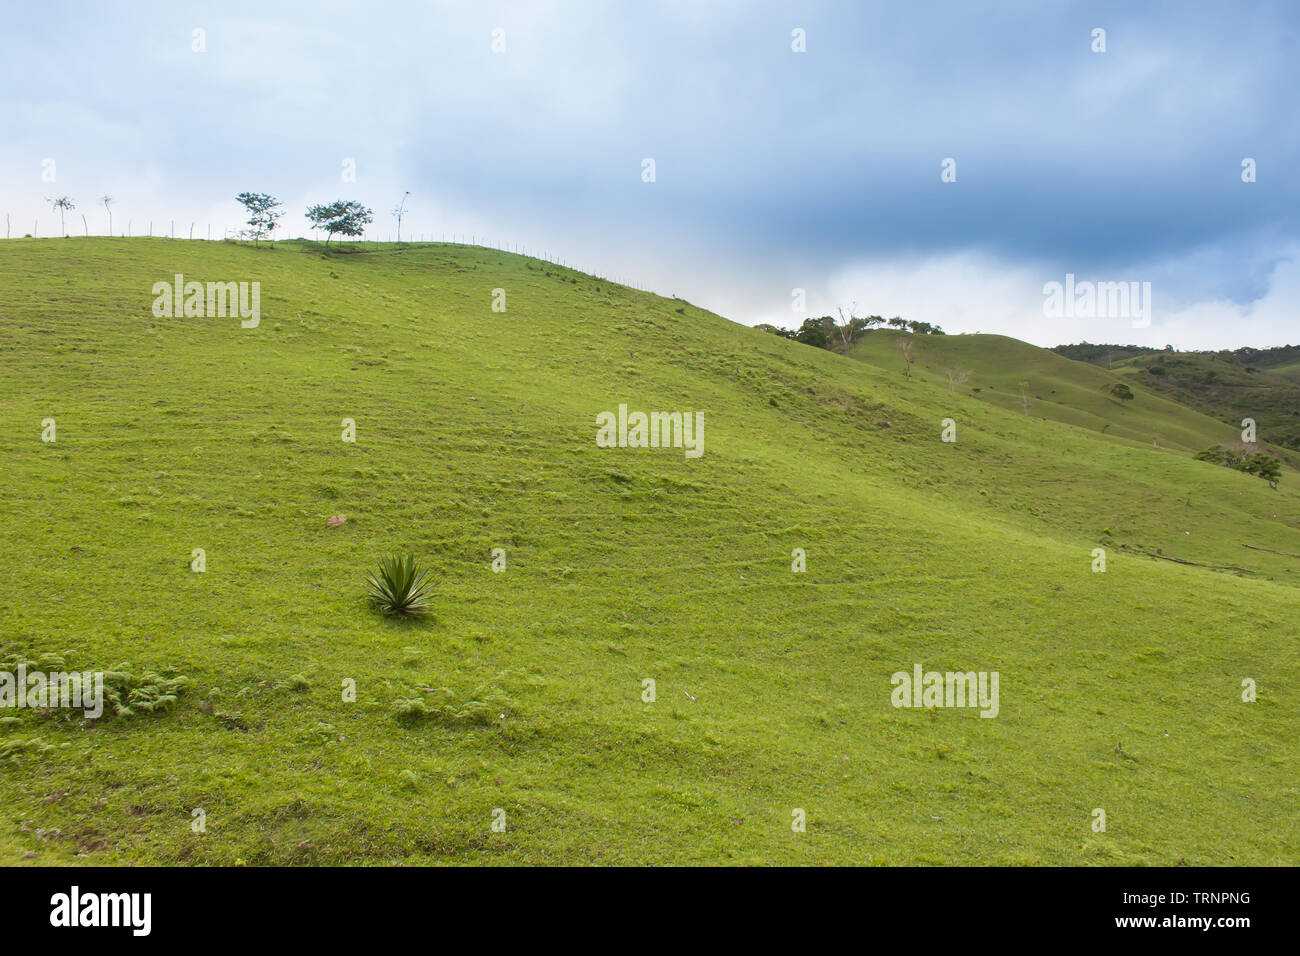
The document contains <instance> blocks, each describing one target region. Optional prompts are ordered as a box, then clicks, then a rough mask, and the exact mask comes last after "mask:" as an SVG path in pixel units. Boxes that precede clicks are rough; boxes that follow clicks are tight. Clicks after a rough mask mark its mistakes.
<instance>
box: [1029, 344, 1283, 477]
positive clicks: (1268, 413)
mask: <svg viewBox="0 0 1300 956" xmlns="http://www.w3.org/2000/svg"><path fill="white" fill-rule="evenodd" d="M1053 351H1054V352H1057V353H1059V354H1061V355H1064V356H1066V357H1068V358H1072V359H1078V360H1080V361H1082V362H1092V363H1095V364H1098V365H1105V366H1106V367H1107V368H1108V369H1109V370H1111V371H1112V372H1113V373H1114V374H1115V375H1118V376H1123V377H1124V378H1125V380H1126V381H1129V382H1130V383H1132V384H1137V385H1141V386H1142V387H1143V388H1146V389H1147V390H1149V391H1151V392H1154V393H1155V394H1157V395H1160V396H1163V397H1165V398H1168V399H1170V400H1171V401H1175V402H1178V403H1180V404H1181V405H1184V406H1187V407H1188V408H1194V409H1197V410H1199V411H1201V412H1203V413H1204V414H1206V415H1208V416H1210V417H1212V418H1215V419H1218V420H1219V421H1222V422H1225V423H1227V424H1229V425H1230V426H1232V431H1233V432H1234V435H1233V439H1232V440H1233V441H1234V442H1236V443H1240V429H1241V425H1240V423H1241V421H1242V420H1243V419H1245V418H1253V419H1254V420H1255V423H1256V428H1257V440H1258V443H1259V445H1260V448H1261V450H1264V451H1267V452H1269V453H1271V454H1274V455H1278V456H1281V457H1283V458H1286V459H1287V460H1288V461H1290V462H1291V463H1292V464H1293V465H1294V464H1296V463H1297V462H1300V456H1297V455H1296V452H1298V451H1300V362H1297V361H1296V360H1295V359H1296V357H1297V355H1300V346H1280V347H1277V348H1272V349H1238V350H1236V351H1233V352H1229V351H1222V352H1174V351H1158V350H1155V349H1137V348H1134V347H1131V346H1130V347H1122V346H1104V345H1103V346H1093V345H1062V346H1057V348H1056V349H1054V350H1053Z"/></svg>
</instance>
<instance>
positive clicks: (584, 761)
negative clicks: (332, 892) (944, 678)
mask: <svg viewBox="0 0 1300 956" xmlns="http://www.w3.org/2000/svg"><path fill="white" fill-rule="evenodd" d="M175 273H183V274H184V275H185V276H186V278H187V279H194V280H198V281H227V280H231V281H245V280H246V281H258V282H260V283H261V322H260V324H259V325H258V326H257V327H256V328H241V327H240V322H239V320H238V319H232V318H180V319H173V318H156V317H155V316H154V315H153V314H152V313H151V304H152V302H153V294H152V292H151V289H152V286H153V284H154V283H156V282H160V281H162V282H170V281H171V277H172V276H173V275H174V274H175ZM494 290H504V294H505V304H506V310H505V311H504V312H494V311H493V310H492V304H493V301H494ZM877 335H878V336H879V338H876V336H877ZM871 339H872V341H874V342H876V346H873V347H878V348H879V349H880V350H881V351H882V356H883V355H885V353H888V361H886V360H885V358H884V357H882V358H880V360H879V364H873V363H872V361H871V359H870V356H868V355H867V354H866V353H862V354H859V355H858V356H856V357H857V358H863V359H866V360H865V361H854V360H853V359H852V358H845V357H842V356H838V355H834V354H831V353H829V352H825V351H821V350H818V349H814V348H810V347H806V346H803V345H800V344H797V343H794V342H788V341H785V340H782V339H779V338H777V337H776V336H772V335H768V334H765V333H762V332H759V331H755V330H752V329H749V328H745V327H742V326H740V325H737V324H734V323H732V322H729V321H727V320H725V319H723V318H721V317H719V316H716V315H713V314H711V313H708V312H706V311H703V310H701V309H699V308H696V307H694V306H692V305H690V304H688V303H686V302H683V301H680V300H674V299H665V298H661V297H657V296H653V295H650V294H645V293H640V292H635V291H633V290H630V289H627V288H624V287H621V286H618V285H614V284H611V283H609V282H607V281H603V280H600V279H596V278H593V277H591V276H587V275H583V274H581V273H577V272H573V271H571V270H568V269H564V268H560V267H558V266H555V265H552V264H549V263H546V262H542V261H539V260H534V259H528V258H524V257H520V256H516V255H511V254H507V253H503V252H497V251H493V250H489V249H483V248H477V247H465V246H451V245H430V246H416V247H407V248H402V249H396V248H394V247H391V246H389V247H382V246H381V247H379V248H377V249H374V250H368V251H365V252H360V253H355V254H349V253H347V252H343V251H339V252H335V251H333V250H331V252H330V254H329V255H328V256H324V255H322V254H321V252H320V249H319V247H318V246H314V245H311V244H304V243H297V244H292V245H283V244H282V245H279V246H277V247H275V248H268V247H266V246H263V247H262V248H253V247H251V246H246V245H237V244H229V243H202V242H184V241H167V240H141V239H137V240H112V239H87V240H80V239H68V240H26V241H12V242H5V243H0V350H2V354H3V360H2V362H0V415H3V419H4V421H5V422H6V424H7V427H6V428H5V429H4V432H3V437H2V438H0V456H2V457H3V461H4V466H5V467H4V470H3V478H0V491H2V492H3V501H4V514H3V520H4V534H3V535H0V567H3V568H4V569H5V573H4V574H3V575H2V576H0V645H2V647H0V655H5V654H7V655H10V657H11V659H13V660H18V659H23V660H30V661H33V662H37V663H39V662H40V661H41V659H42V656H43V655H60V658H59V660H61V661H62V662H63V663H64V664H66V666H67V667H68V668H77V669H81V670H105V669H110V668H111V669H114V670H116V671H119V672H122V673H129V674H131V675H133V677H134V683H137V684H144V685H148V684H149V683H150V682H151V681H155V679H154V678H151V677H149V676H147V675H149V674H152V673H156V674H158V675H161V676H162V677H164V678H165V677H168V676H176V675H183V676H184V677H186V678H187V680H188V682H187V686H186V687H185V689H184V691H183V693H181V694H180V695H179V699H178V701H177V703H176V704H175V705H174V706H173V707H171V708H168V709H165V710H164V709H160V710H159V712H156V713H148V712H145V711H143V710H141V711H138V712H137V713H135V715H134V716H112V717H105V718H103V719H101V720H98V721H88V720H82V719H79V718H77V717H73V716H68V714H67V712H65V711H55V712H38V711H32V710H14V711H12V712H7V713H12V716H11V717H6V718H3V719H2V720H0V723H2V724H3V726H0V757H2V758H3V759H0V859H2V860H3V862H5V863H22V862H28V863H33V864H41V865H48V864H58V863H81V864H101V863H102V864H123V863H164V864H166V863H177V862H180V863H192V864H208V863H212V864H234V863H241V862H242V863H246V864H249V865H255V864H271V863H316V864H341V863H361V864H393V863H408V864H437V863H452V864H467V863H487V864H494V863H495V864H518V863H553V864H577V863H782V864H811V863H843V864H932V863H964V864H1176V863H1180V862H1186V863H1190V864H1279V865H1280V864H1294V863H1295V862H1296V861H1297V859H1298V858H1300V825H1297V810H1296V807H1297V802H1298V799H1300V759H1298V755H1300V743H1297V739H1298V736H1300V719H1298V717H1297V714H1298V710H1297V704H1298V703H1300V694H1298V692H1297V688H1298V687H1300V648H1298V646H1297V635H1296V620H1297V615H1296V608H1297V599H1298V598H1300V558H1297V557H1295V555H1300V476H1298V475H1297V474H1296V473H1295V472H1293V471H1289V470H1288V471H1287V472H1286V473H1285V474H1284V476H1283V480H1282V482H1281V487H1280V489H1279V490H1277V491H1272V490H1270V489H1269V488H1268V486H1267V485H1266V484H1265V483H1264V482H1262V481H1260V480H1258V479H1256V478H1253V477H1251V476H1248V475H1243V474H1240V473H1237V472H1234V471H1231V470H1229V469H1226V468H1222V467H1218V466H1215V465H1211V464H1207V463H1204V462H1198V461H1194V460H1192V458H1191V455H1190V452H1191V451H1192V450H1195V449H1196V448H1200V447H1204V445H1206V444H1211V443H1213V442H1214V441H1217V440H1220V438H1221V437H1229V433H1231V431H1232V430H1231V429H1230V428H1228V426H1226V425H1223V424H1221V423H1216V422H1214V421H1212V420H1211V419H1209V418H1207V417H1206V416H1204V415H1200V414H1198V413H1195V412H1191V411H1188V410H1185V409H1182V408H1181V407H1179V406H1176V405H1174V404H1173V403H1171V402H1168V401H1167V400H1165V399H1161V398H1159V397H1157V396H1155V395H1153V394H1151V393H1149V392H1148V391H1146V390H1144V389H1142V388H1141V387H1140V386H1137V387H1135V391H1136V392H1137V397H1136V398H1135V399H1134V401H1133V402H1132V403H1130V404H1129V406H1128V407H1126V408H1120V407H1119V406H1118V404H1117V403H1115V402H1113V400H1110V399H1106V398H1105V397H1104V396H1102V395H1101V393H1100V390H1099V388H1095V387H1093V386H1094V384H1095V382H1094V381H1092V380H1089V379H1088V378H1087V377H1086V376H1084V375H1083V373H1087V374H1088V375H1092V374H1093V373H1095V374H1096V375H1101V376H1105V375H1106V374H1107V373H1105V372H1104V371H1102V370H1099V369H1092V368H1090V367H1088V366H1084V365H1082V364H1080V363H1071V362H1069V361H1068V360H1066V359H1063V358H1060V357H1059V356H1055V355H1053V354H1052V353H1049V352H1044V351H1042V350H1037V349H1032V348H1031V347H1029V346H1025V345H1023V344H1022V343H1017V342H1013V341H1012V340H1008V339H1003V338H999V337H995V336H969V337H956V336H952V337H947V338H946V339H944V340H943V341H942V343H941V344H940V339H939V338H937V337H934V338H931V337H927V338H926V340H925V341H923V342H919V343H918V367H917V368H914V370H913V375H912V378H911V380H910V381H909V380H905V378H904V376H903V374H902V369H901V363H900V362H899V361H897V360H895V359H894V357H893V356H895V355H897V349H896V348H894V347H893V346H892V343H890V342H888V341H887V333H875V334H873V336H872V337H871ZM891 348H892V349H893V351H892V352H890V351H889V350H890V349H891ZM939 348H944V349H952V350H953V352H952V354H951V355H949V354H947V353H941V352H939V351H938V349H939ZM957 362H962V363H965V364H966V366H967V367H970V368H980V369H984V370H985V371H983V372H977V373H976V374H974V375H972V377H971V378H970V379H969V380H968V381H967V382H966V383H964V384H963V385H962V386H959V387H957V388H955V389H953V390H951V391H950V389H949V387H948V384H947V380H946V378H945V377H942V372H943V369H944V368H946V367H947V365H948V364H949V363H957ZM1076 367H1077V368H1076ZM1079 369H1081V370H1083V371H1082V372H1079V371H1078V370H1079ZM981 376H987V378H982V377H981ZM1026 379H1027V380H1029V381H1030V382H1032V385H1031V389H1032V390H1031V392H1030V394H1029V398H1030V401H1031V405H1030V407H1029V413H1028V414H1026V413H1025V412H1024V410H1023V408H1022V407H1021V405H1020V394H1019V390H1018V388H1016V389H1015V395H1014V396H1012V394H1011V393H1012V388H1013V386H1014V385H1015V383H1016V382H1018V381H1021V380H1026ZM973 388H981V391H980V392H978V393H974V394H972V390H973ZM995 396H996V397H995ZM1013 398H1014V400H1013ZM1108 402H1109V403H1110V404H1107V403H1108ZM621 403H623V404H627V405H629V406H630V407H631V408H632V409H634V410H635V409H640V410H644V411H652V410H662V411H701V412H703V415H704V422H705V431H704V446H703V447H704V454H703V455H702V456H701V457H699V458H688V457H686V456H685V455H684V454H683V452H682V450H680V449H668V448H660V449H629V448H599V447H597V445H596V442H595V434H596V416H597V415H598V414H599V413H600V412H602V411H615V410H617V408H618V406H619V404H621ZM1111 405H1114V406H1115V407H1113V408H1112V407H1111ZM348 418H350V419H353V420H354V421H355V423H356V441H355V443H346V442H344V441H342V440H341V434H342V421H343V419H348ZM946 418H951V419H953V421H954V423H955V427H956V441H955V442H944V441H942V440H941V431H942V429H943V425H942V422H943V420H944V419H946ZM46 419H54V420H55V422H56V426H57V440H56V441H54V442H52V443H50V442H45V441H42V430H43V428H44V426H43V422H45V420H46ZM1153 423H1154V425H1155V427H1154V430H1155V431H1156V432H1158V433H1159V436H1160V441H1159V442H1158V445H1159V447H1158V448H1154V449H1153V448H1152V446H1151V434H1150V432H1151V430H1152V427H1153ZM1103 425H1109V427H1108V428H1103V427H1102V426H1103ZM336 514H344V515H346V516H347V522H346V524H343V525H342V526H341V527H328V526H327V524H326V519H327V518H329V517H330V516H332V515H336ZM1246 545H1252V546H1254V548H1248V547H1246ZM196 548H202V549H203V550H204V552H205V555H206V571H205V572H204V573H195V572H194V571H192V570H191V565H190V562H191V559H192V554H193V549H196ZM497 548H500V549H503V550H504V552H505V556H506V570H505V571H504V572H503V573H494V572H493V570H492V567H491V562H492V554H493V549H497ZM1096 548H1104V549H1105V550H1106V556H1107V570H1106V573H1104V574H1102V573H1094V572H1093V570H1092V566H1093V561H1094V558H1093V550H1094V549H1096ZM1255 548H1265V549H1270V550H1255ZM795 549H804V550H805V551H806V560H807V570H806V571H804V572H803V573H795V572H794V571H792V560H793V558H792V553H793V552H794V550H795ZM394 551H410V552H411V553H413V554H415V555H416V556H417V557H418V558H419V559H421V560H422V561H424V562H427V563H429V564H431V565H433V566H434V567H435V568H436V569H437V595H436V608H435V612H434V614H433V615H432V616H431V617H430V618H428V619H426V620H424V621H420V622H414V623H411V622H403V621H399V620H393V619H389V618H385V617H383V616H381V615H379V614H377V613H376V612H375V611H374V610H372V609H371V608H369V607H368V606H367V605H366V603H365V600H364V593H365V589H364V576H365V574H366V572H367V571H368V570H369V569H370V568H371V566H372V565H373V564H374V562H375V561H376V560H377V559H378V558H379V557H380V556H382V555H384V554H387V553H390V552H394ZM1273 552H1284V553H1281V554H1279V553H1273ZM1156 555H1159V556H1156ZM1165 557H1168V558H1176V559H1179V560H1181V561H1187V562H1194V563H1192V564H1182V563H1175V562H1174V561H1168V560H1163V559H1162V558H1165ZM45 660H46V662H47V665H48V664H50V662H52V661H54V658H50V657H48V656H47V657H45ZM918 663H919V664H923V665H924V667H925V668H926V669H927V670H930V669H936V670H940V671H947V670H959V671H967V670H974V671H996V672H998V673H999V674H1000V678H1001V683H1000V688H1001V689H1000V711H999V713H998V716H997V717H996V718H995V719H982V718H981V717H980V716H979V713H978V711H975V710H971V709H944V708H934V709H910V708H907V709H904V708H895V707H893V706H892V705H891V690H892V687H891V675H892V674H893V673H894V672H897V671H905V672H910V671H911V670H912V668H913V666H914V665H915V664H918ZM118 665H122V666H120V667H119V666H118ZM646 679H653V680H654V681H655V687H656V699H655V701H654V702H652V703H647V702H645V701H644V700H643V681H644V680H646ZM1244 679H1251V680H1254V681H1255V682H1256V683H1257V688H1258V699H1257V700H1256V701H1254V702H1251V703H1247V702H1243V700H1242V682H1243V680H1244ZM349 681H351V682H355V688H356V698H355V701H351V702H350V701H347V700H345V699H344V696H345V694H344V691H343V688H344V685H345V683H346V682H349ZM155 682H156V681H155ZM444 688H445V691H444V690H442V689H444ZM443 697H447V698H448V699H450V701H451V702H452V704H453V705H454V706H453V707H451V708H449V711H456V712H457V713H456V714H450V715H449V714H448V713H447V712H444V715H443V716H442V717H430V718H427V719H424V720H411V719H405V718H403V717H402V715H401V714H400V712H399V710H398V708H397V702H398V701H399V700H409V699H412V698H420V699H428V700H440V699H442V698H443ZM1098 808H1100V809H1103V810H1104V811H1105V814H1106V821H1107V826H1106V829H1105V831H1104V832H1096V831H1094V829H1093V822H1094V816H1093V811H1094V810H1095V809H1098ZM498 810H499V811H503V814H504V816H502V814H501V813H497V812H496V811H498ZM796 810H803V811H804V812H805V813H806V818H807V829H806V832H795V831H794V830H793V829H792V825H791V823H792V819H793V814H794V811H796ZM195 811H202V814H201V817H202V820H203V821H204V824H205V828H204V831H203V832H197V833H196V832H195V824H196V821H197V819H198V817H196V815H195ZM494 820H504V822H505V829H504V831H500V830H494V829H493V827H492V823H493V821H494Z"/></svg>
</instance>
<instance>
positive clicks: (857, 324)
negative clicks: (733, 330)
mask: <svg viewBox="0 0 1300 956" xmlns="http://www.w3.org/2000/svg"><path fill="white" fill-rule="evenodd" d="M880 326H884V327H887V328H891V329H898V330H899V331H902V332H911V333H912V334H914V335H943V334H944V331H943V329H941V328H939V326H937V325H931V324H930V323H929V322H917V321H915V320H910V321H909V320H907V319H902V318H899V317H898V316H894V318H892V319H886V318H884V317H883V316H879V315H867V316H859V315H854V314H853V310H852V309H849V314H848V315H847V316H846V315H845V314H844V310H843V309H841V310H840V320H839V321H838V322H837V321H836V320H835V317H834V316H830V315H823V316H821V317H819V318H815V319H804V320H803V324H802V325H800V326H799V327H798V328H795V329H783V328H780V327H779V326H775V325H772V324H770V323H767V322H764V323H763V324H762V325H756V326H754V328H756V329H759V330H760V331H763V332H771V333H772V334H773V335H779V336H781V338H783V339H790V340H791V341H794V342H802V343H803V344H804V345H812V346H814V347H816V348H819V349H828V350H830V351H832V352H847V351H848V350H849V349H850V348H852V346H853V343H855V342H857V341H858V340H859V339H860V338H862V336H864V335H866V334H867V333H868V332H870V331H871V330H872V329H874V328H877V327H880Z"/></svg>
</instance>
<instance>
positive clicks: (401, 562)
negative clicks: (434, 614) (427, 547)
mask: <svg viewBox="0 0 1300 956" xmlns="http://www.w3.org/2000/svg"><path fill="white" fill-rule="evenodd" d="M429 573H430V572H429V569H428V568H425V569H423V570H421V569H419V568H417V567H416V566H415V558H414V557H412V556H411V555H409V554H408V555H407V556H406V557H405V558H402V557H399V556H398V555H392V556H391V557H387V558H381V559H380V560H379V569H378V570H377V571H375V572H374V573H372V574H371V575H370V576H369V578H367V581H368V582H369V587H368V588H367V593H368V595H369V597H370V601H371V603H373V604H375V605H376V606H377V607H378V608H379V609H380V610H381V611H383V612H384V613H385V614H400V615H405V616H410V617H414V616H417V615H420V614H424V613H425V612H426V611H428V610H429V597H430V596H431V594H432V592H433V587H432V585H430V583H429V581H428V578H429Z"/></svg>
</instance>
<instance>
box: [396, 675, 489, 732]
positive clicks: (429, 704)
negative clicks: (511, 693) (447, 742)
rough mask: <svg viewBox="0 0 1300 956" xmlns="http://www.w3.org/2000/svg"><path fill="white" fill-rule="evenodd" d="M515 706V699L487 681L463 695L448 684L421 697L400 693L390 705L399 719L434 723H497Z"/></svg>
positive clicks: (485, 725) (481, 724) (483, 725)
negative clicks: (460, 696) (399, 696)
mask: <svg viewBox="0 0 1300 956" xmlns="http://www.w3.org/2000/svg"><path fill="white" fill-rule="evenodd" d="M513 709H515V702H514V701H513V700H511V699H510V697H508V696H507V695H506V694H505V693H503V692H502V691H501V690H500V689H498V688H497V687H495V686H491V685H487V684H484V685H480V686H479V687H476V688H474V690H473V691H472V692H471V693H470V695H469V697H468V698H466V699H461V698H459V697H458V695H457V694H456V692H455V691H453V690H451V688H448V687H439V688H437V689H436V690H430V691H429V692H428V693H427V694H426V695H425V696H424V697H401V698H398V700H397V702H396V703H395V704H394V705H393V710H394V714H395V716H396V717H397V719H398V720H400V721H402V722H403V723H419V722H421V721H425V720H431V721H434V722H435V723H441V724H451V725H453V726H455V725H466V724H471V725H478V726H482V727H487V726H491V725H492V724H495V723H497V722H498V721H499V720H501V718H502V717H503V716H505V715H506V714H508V713H509V712H510V711H511V710H513Z"/></svg>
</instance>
